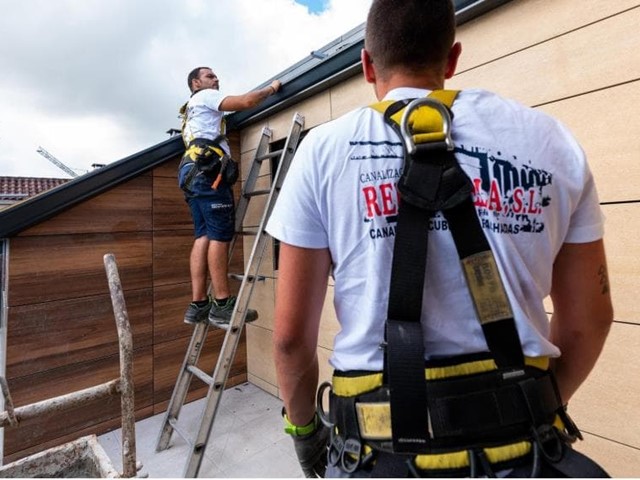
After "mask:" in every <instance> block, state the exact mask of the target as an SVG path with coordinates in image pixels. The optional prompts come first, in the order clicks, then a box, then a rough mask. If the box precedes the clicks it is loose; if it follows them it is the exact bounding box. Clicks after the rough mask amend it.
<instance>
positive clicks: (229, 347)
mask: <svg viewBox="0 0 640 480" xmlns="http://www.w3.org/2000/svg"><path fill="white" fill-rule="evenodd" d="M303 128H304V117H303V116H301V115H300V114H298V113H295V114H294V116H293V120H292V123H291V129H290V131H289V135H288V136H287V138H286V140H285V145H284V148H283V149H282V150H278V151H274V152H271V153H269V141H270V140H271V130H270V129H269V128H267V127H264V128H263V130H262V137H261V138H260V142H259V144H258V147H257V149H256V153H255V158H254V159H253V162H252V164H251V170H250V171H249V174H248V175H247V179H246V180H245V183H244V186H243V189H242V195H241V197H240V200H239V202H238V206H237V208H236V235H234V238H233V240H232V241H231V244H230V247H229V258H231V256H232V255H233V250H234V247H235V242H236V239H237V238H238V237H239V236H240V235H255V239H254V242H253V248H252V250H251V256H250V257H249V261H248V263H247V266H246V270H245V273H244V275H242V276H241V278H242V283H241V285H240V290H239V292H238V298H237V300H236V305H235V307H234V310H233V313H232V314H231V320H230V322H229V326H228V328H227V329H226V330H227V333H226V335H225V338H224V342H223V344H222V349H221V351H220V354H219V356H218V361H217V364H216V367H215V370H214V372H213V376H209V375H208V374H207V373H205V372H203V371H202V370H201V369H199V368H198V367H197V366H196V364H197V362H198V358H199V357H200V352H201V349H202V346H203V345H204V341H205V339H206V336H207V332H208V331H209V324H208V323H206V322H200V323H198V324H196V325H195V327H194V331H193V335H192V336H191V341H190V343H189V347H188V349H187V353H186V356H185V358H184V362H183V364H182V367H181V369H180V373H179V374H178V379H177V381H176V385H175V387H174V390H173V394H172V395H171V400H170V401H169V406H168V407H167V411H166V414H165V417H164V421H163V424H162V429H161V431H160V435H159V437H158V443H157V445H156V451H157V452H160V451H162V450H166V449H167V448H168V447H169V441H170V440H171V435H172V433H173V431H174V430H175V431H176V432H177V433H178V434H179V435H180V436H181V437H182V438H183V439H184V440H185V441H186V442H187V444H188V445H189V446H190V454H189V458H188V460H187V464H186V466H185V470H184V475H183V476H184V477H185V478H195V477H197V476H198V472H199V470H200V465H201V464H202V458H203V456H204V452H205V449H206V447H207V444H208V441H209V437H210V435H211V431H212V429H213V422H214V420H215V417H216V413H217V411H218V406H219V404H220V398H221V396H222V392H223V391H224V387H225V384H226V382H227V378H228V376H229V370H230V369H231V365H232V364H233V359H234V357H235V353H236V350H237V347H238V344H239V342H240V336H241V333H242V328H243V327H244V323H245V317H246V313H247V308H248V306H249V301H250V299H251V294H252V293H253V287H254V284H255V282H256V280H258V279H259V278H260V277H259V275H258V272H259V269H260V264H261V262H262V257H263V256H264V252H265V247H266V244H267V241H268V239H269V238H270V237H269V235H268V234H267V233H266V232H265V230H264V229H265V227H266V225H267V221H268V220H269V216H270V215H271V211H272V210H273V207H274V205H275V202H276V199H277V197H278V193H279V191H280V188H281V187H282V182H283V181H284V178H285V176H286V174H287V170H288V169H289V165H290V164H291V160H292V159H293V155H294V153H295V151H296V149H297V146H298V143H299V141H300V135H301V133H302V129H303ZM275 157H279V158H280V160H279V163H278V167H277V169H276V172H275V173H274V174H273V178H272V183H271V188H270V189H269V190H257V189H256V181H257V179H258V176H259V174H260V168H261V164H262V162H263V161H264V160H267V159H271V158H275ZM264 195H268V197H267V200H266V204H265V207H264V211H263V214H262V219H261V220H260V224H259V226H258V227H257V229H256V227H253V228H252V229H250V230H248V231H243V222H244V217H245V215H246V213H247V208H248V206H249V202H250V200H251V198H253V197H256V196H264ZM193 376H195V377H196V378H198V379H199V380H201V381H203V382H204V383H206V384H208V385H209V391H208V393H207V396H206V401H205V407H204V409H203V412H202V414H201V417H200V422H199V425H200V427H199V431H198V434H197V436H196V439H195V441H194V442H192V441H191V440H190V439H189V437H188V435H187V434H186V432H181V431H180V430H179V428H178V427H179V425H178V416H179V414H180V410H181V409H182V406H183V405H184V402H185V399H186V397H187V392H188V390H189V385H190V383H191V379H192V377H193Z"/></svg>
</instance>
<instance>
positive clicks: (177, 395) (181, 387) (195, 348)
mask: <svg viewBox="0 0 640 480" xmlns="http://www.w3.org/2000/svg"><path fill="white" fill-rule="evenodd" d="M208 330H209V325H208V324H206V323H198V324H197V325H196V326H195V327H194V331H193V334H192V335H191V340H190V342H189V347H188V349H187V355H185V357H184V360H183V362H182V366H181V367H180V373H179V374H178V379H177V380H176V385H175V386H174V387H173V393H172V394H171V400H169V405H168V406H167V410H166V412H165V416H164V420H163V422H162V429H161V430H160V435H159V436H158V442H157V443H156V452H160V451H162V450H166V449H167V448H168V447H169V441H170V440H171V434H172V433H173V431H174V428H173V425H172V424H171V423H172V422H171V420H172V419H173V420H177V419H178V416H179V415H180V410H181V409H182V406H183V405H184V402H185V399H186V398H187V393H188V392H189V385H190V384H191V378H192V377H193V374H192V373H191V372H190V371H189V366H195V365H196V364H197V363H198V359H199V358H200V353H201V352H202V347H203V346H204V340H205V339H206V337H207V331H208Z"/></svg>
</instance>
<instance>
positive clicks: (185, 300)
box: [153, 283, 193, 353]
mask: <svg viewBox="0 0 640 480" xmlns="http://www.w3.org/2000/svg"><path fill="white" fill-rule="evenodd" d="M190 302H191V283H177V284H174V285H161V286H158V287H156V288H155V289H154V291H153V311H154V313H155V315H154V318H153V343H154V344H155V345H157V344H159V343H162V342H169V341H172V340H175V339H176V338H182V337H191V333H192V332H193V327H192V326H191V325H187V324H186V323H184V322H183V318H184V312H185V310H186V309H187V305H189V303H190ZM185 353H186V350H185Z"/></svg>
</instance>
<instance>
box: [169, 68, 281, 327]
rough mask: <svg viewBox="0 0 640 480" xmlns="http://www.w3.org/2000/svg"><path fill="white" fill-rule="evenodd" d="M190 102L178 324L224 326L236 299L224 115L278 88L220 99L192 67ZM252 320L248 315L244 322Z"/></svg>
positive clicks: (231, 178)
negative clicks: (184, 269)
mask: <svg viewBox="0 0 640 480" xmlns="http://www.w3.org/2000/svg"><path fill="white" fill-rule="evenodd" d="M187 82H188V85H189V89H190V90H191V98H190V99H189V101H188V102H187V103H186V104H185V105H184V106H183V107H182V108H181V110H180V113H181V115H182V118H183V123H182V138H183V140H184V143H185V147H186V149H187V150H186V152H185V154H184V156H183V159H182V162H181V163H180V167H179V172H178V181H179V186H180V188H181V189H182V190H183V191H184V194H185V200H186V201H187V203H188V204H189V210H190V212H191V217H192V219H193V224H194V233H195V241H194V243H193V248H192V250H191V256H190V259H189V266H190V270H191V292H192V301H191V303H190V304H189V306H188V307H187V310H186V312H185V315H184V322H185V323H188V324H195V323H198V322H201V321H207V319H208V321H209V323H210V324H212V325H217V326H223V327H224V326H226V325H228V324H229V321H230V319H231V314H232V313H233V308H234V306H235V301H236V297H234V296H232V295H231V292H230V289H229V281H228V277H227V274H228V270H227V269H228V256H229V243H230V242H231V240H232V239H233V236H234V234H235V217H234V215H235V208H234V199H233V191H232V185H233V183H235V181H236V180H237V178H238V168H237V164H236V163H235V162H234V161H233V160H232V159H231V157H230V155H231V152H230V150H229V144H228V142H227V139H226V137H225V136H224V135H225V128H224V113H223V112H229V111H240V110H246V109H249V108H253V107H255V106H257V105H258V104H260V103H261V102H263V101H264V100H265V99H266V98H267V97H269V95H272V94H274V93H276V92H277V91H278V89H279V88H280V82H279V81H278V80H274V81H273V82H271V84H270V85H269V86H268V87H265V88H262V89H260V90H255V91H251V92H248V93H245V94H243V95H237V96H234V95H224V94H223V93H221V92H220V91H219V81H218V77H217V76H216V74H215V73H213V71H212V70H211V69H210V68H208V67H198V68H195V69H193V70H192V71H191V73H189V76H188V78H187ZM207 270H208V271H209V274H210V275H211V286H212V291H213V296H210V295H208V292H207ZM257 318H258V313H257V312H256V311H255V310H248V311H247V314H246V318H245V321H246V322H252V321H254V320H256V319H257Z"/></svg>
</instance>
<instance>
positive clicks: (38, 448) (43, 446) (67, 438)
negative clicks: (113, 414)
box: [3, 406, 153, 465]
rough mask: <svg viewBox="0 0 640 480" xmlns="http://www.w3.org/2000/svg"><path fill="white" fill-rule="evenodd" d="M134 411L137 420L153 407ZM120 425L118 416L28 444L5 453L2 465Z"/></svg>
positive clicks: (151, 410)
mask: <svg viewBox="0 0 640 480" xmlns="http://www.w3.org/2000/svg"><path fill="white" fill-rule="evenodd" d="M134 413H135V417H136V421H139V420H142V419H145V418H147V417H150V416H152V415H153V407H152V406H148V407H144V408H140V409H136V411H135V412H134ZM121 427H122V421H121V420H120V417H117V418H112V419H110V420H107V421H106V422H102V423H97V424H95V425H89V426H88V427H86V428H83V429H82V430H78V431H74V432H70V433H68V434H65V435H63V436H61V437H57V438H54V439H51V440H49V441H46V442H43V443H39V444H37V445H32V446H28V447H26V448H24V449H23V450H20V451H18V452H15V453H12V454H11V455H5V456H4V458H3V462H4V465H8V464H10V463H12V462H14V461H16V460H19V459H21V458H24V457H26V456H28V455H32V454H34V453H39V452H43V451H45V450H48V449H49V448H52V447H56V446H58V445H62V444H64V443H67V442H72V441H74V440H77V439H78V438H80V437H84V436H86V435H102V434H103V433H108V432H111V431H112V430H116V429H118V428H121ZM18 428H20V427H18ZM136 435H137V434H136Z"/></svg>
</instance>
